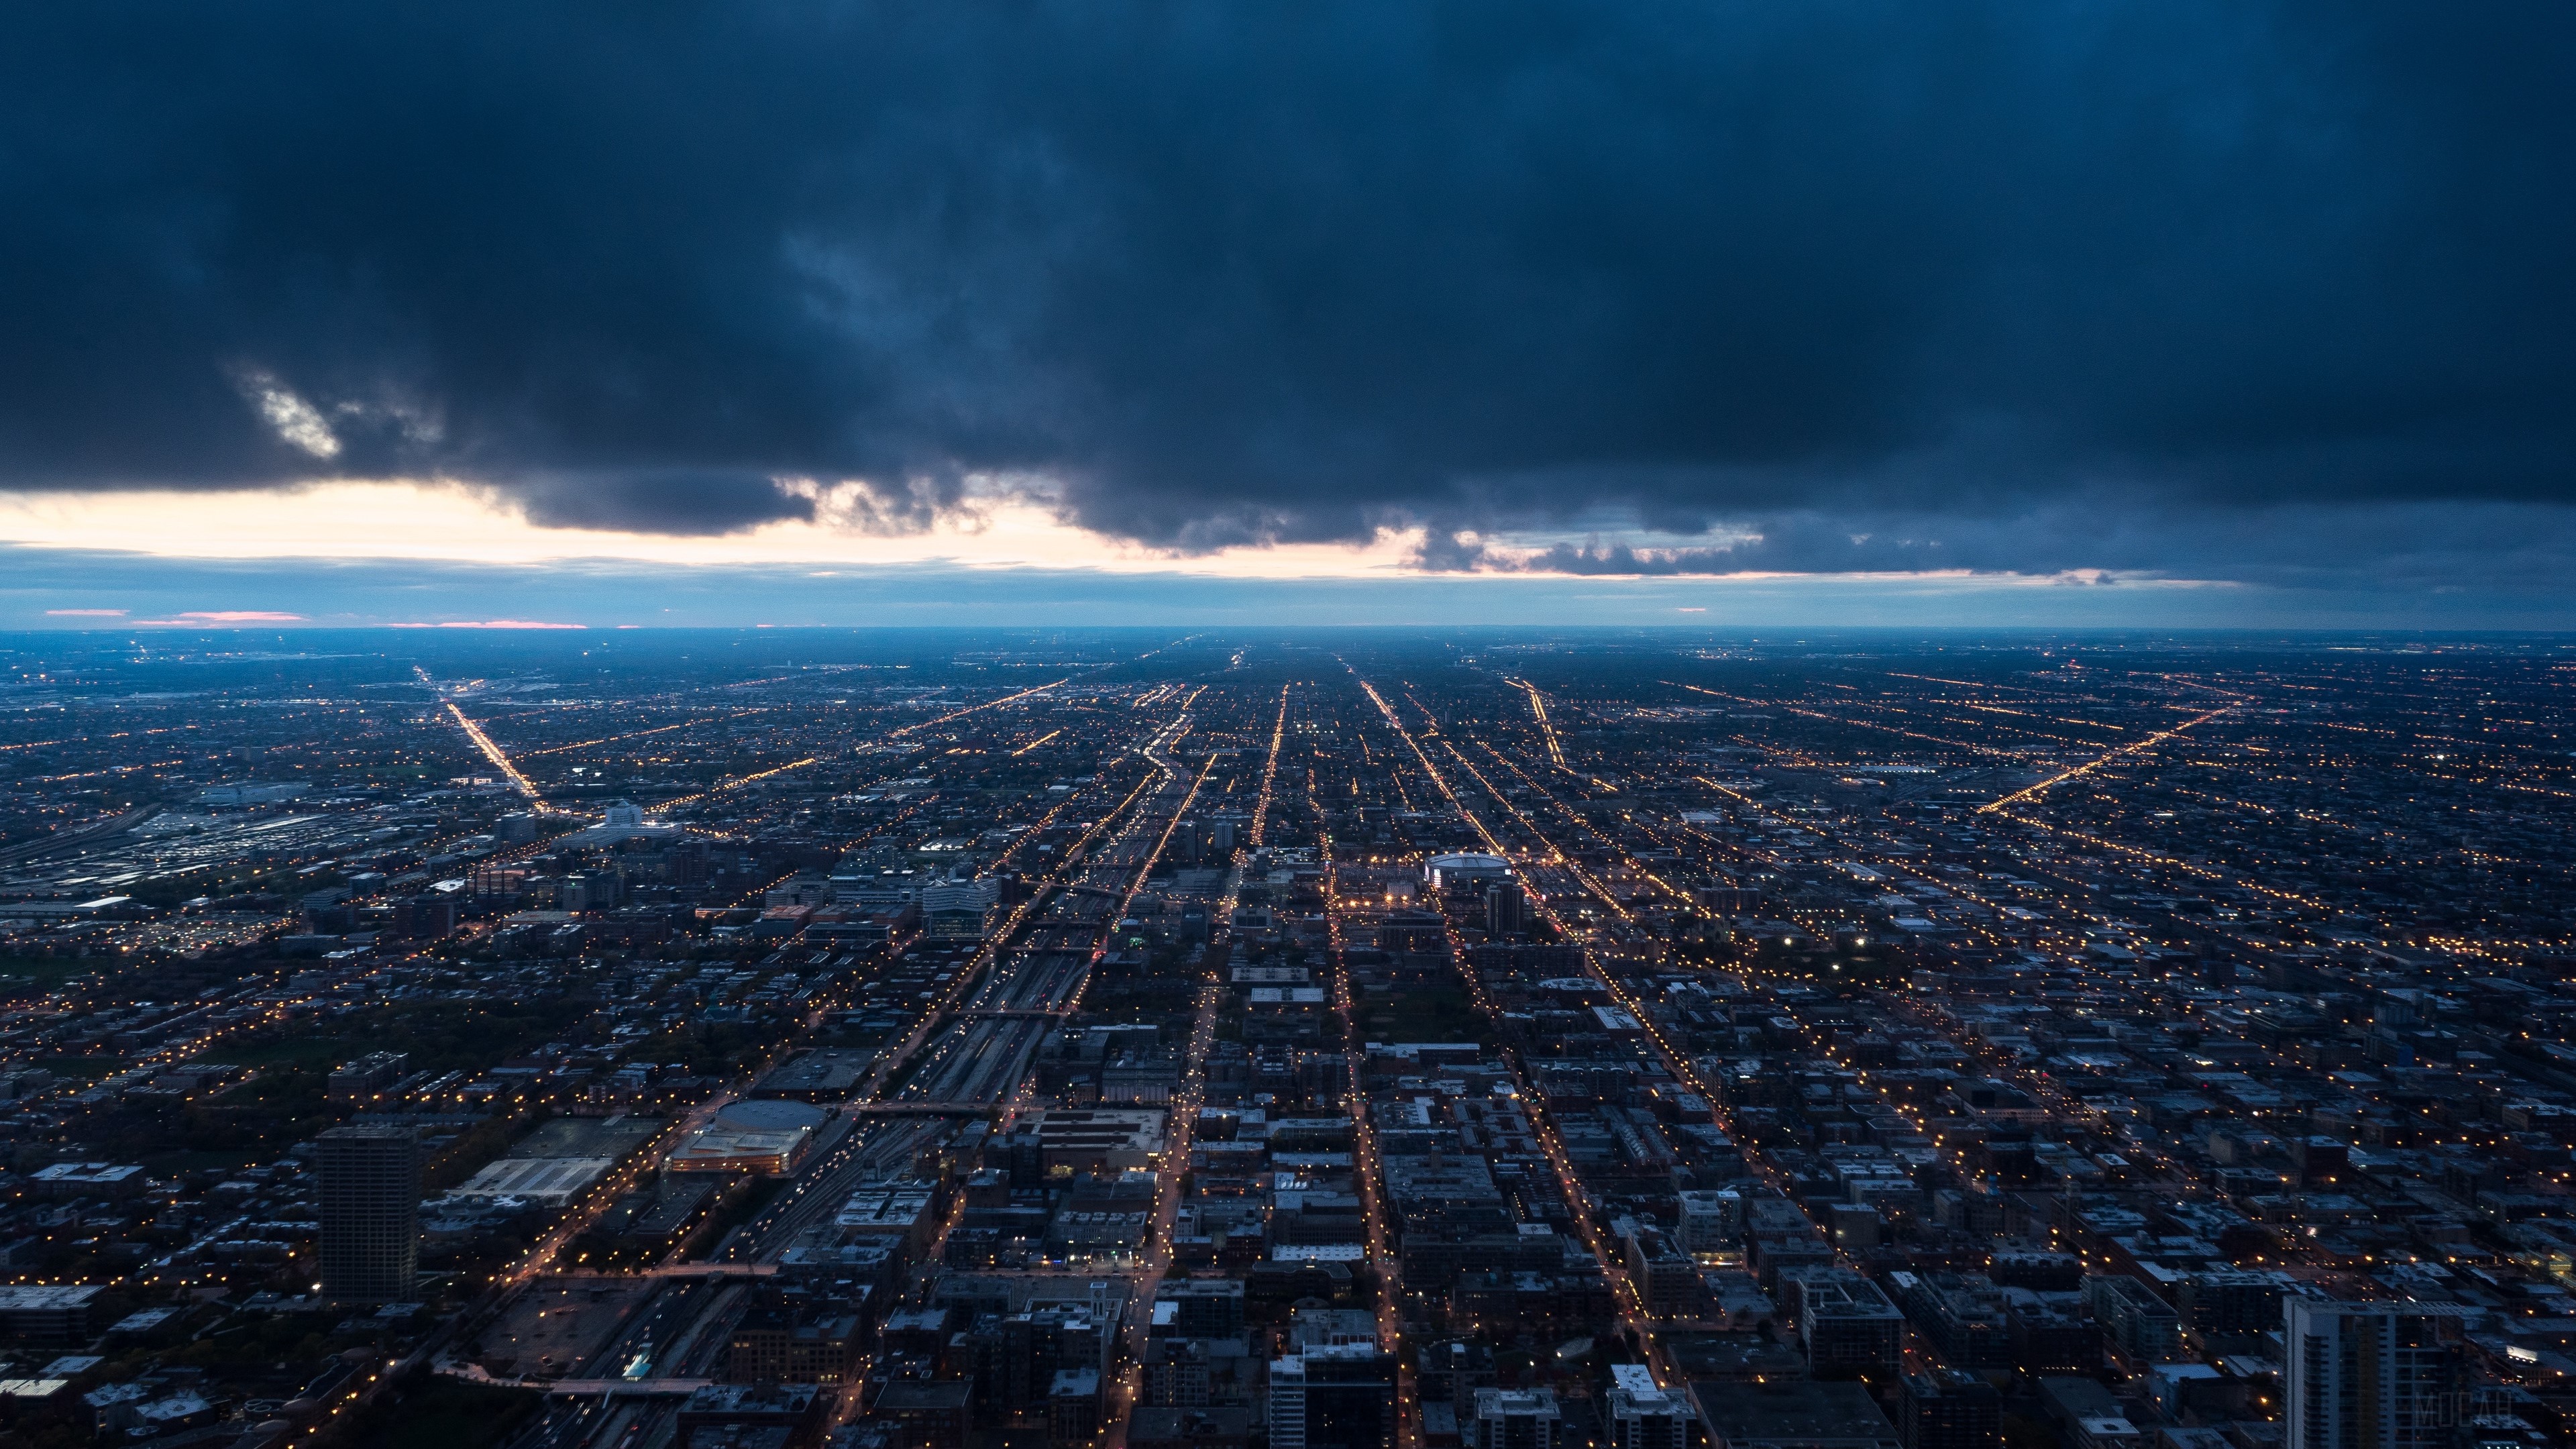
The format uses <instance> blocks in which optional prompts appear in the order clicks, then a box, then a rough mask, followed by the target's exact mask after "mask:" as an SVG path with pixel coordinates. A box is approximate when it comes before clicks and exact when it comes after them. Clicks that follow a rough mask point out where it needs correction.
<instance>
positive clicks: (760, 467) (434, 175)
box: [0, 0, 2576, 575]
mask: <svg viewBox="0 0 2576 1449" xmlns="http://www.w3.org/2000/svg"><path fill="white" fill-rule="evenodd" d="M18 25H19V28H18V31H17V33H16V34H15V35H14V37H13V43H12V45H11V46H10V47H8V48H6V50H5V51H0V124H5V126H6V128H7V130H6V134H8V135H9V136H10V137H11V142H10V145H9V147H8V149H7V151H6V152H5V154H0V215H5V216H6V217H8V218H9V220H8V221H7V222H6V223H0V309H5V313H6V315H7V316H8V317H9V318H10V319H11V320H10V325H9V326H8V327H7V328H5V329H0V487H10V488H19V489H56V488H59V489H72V488H99V487H136V486H162V487H166V486H173V485H176V486H187V487H213V488H228V487H265V486H272V485H277V484H283V483H293V482H297V481H303V480H310V479H314V478H321V477H390V476H410V477H444V478H450V479H456V480H460V481H463V482H466V483H469V484H472V485H474V486H477V487H479V488H481V489H483V490H485V491H486V492H487V493H488V494H489V495H490V496H492V497H494V498H496V499H499V500H502V501H505V502H507V503H508V504H510V505H511V506H514V507H516V508H519V509H521V510H522V511H524V512H525V513H526V514H527V516H528V517H529V518H531V519H532V520H533V521H536V522H538V523H541V524H548V525H561V526H581V527H594V528H595V527H612V528H622V529H632V530H642V531H656V532H667V533H699V532H723V531H728V530H736V529H741V528H745V527H750V526H753V525H756V524H759V523H761V522H764V521H767V520H771V519H777V518H811V517H817V516H820V515H818V510H821V511H823V512H824V513H828V515H829V516H830V517H833V518H835V519H838V520H841V521H844V522H845V523H846V524H847V525H848V526H851V527H854V528H859V529H862V530H866V529H874V530H878V531H896V532H899V531H903V530H906V529H916V528H920V527H923V526H926V524H927V523H928V522H929V521H932V520H935V519H937V518H939V517H941V516H943V515H944V514H945V513H947V512H950V511H953V510H956V509H959V508H963V507H970V506H972V499H973V497H975V496H977V495H978V493H979V492H980V493H982V494H985V495H989V493H990V491H991V490H992V489H994V488H996V487H1002V488H1014V487H1038V488H1042V489H1043V491H1044V495H1045V496H1046V497H1048V498H1049V499H1051V500H1053V503H1054V506H1056V507H1058V508H1060V509H1061V510H1062V512H1063V513H1064V515H1065V516H1066V517H1067V518H1068V519H1069V520H1070V521H1072V522H1074V523H1077V524H1079V525H1080V526H1083V527H1085V528H1089V529H1093V530H1096V531H1098V532H1101V533H1103V534H1107V535H1110V536H1113V537H1117V538H1122V539H1130V540H1138V541H1142V542H1145V543H1148V544H1152V545H1156V546H1160V547H1168V548H1173V549H1178V550H1193V549H1207V548H1216V547H1224V546H1228V545H1233V544H1240V543H1258V542H1267V541H1312V540H1341V539H1363V538H1367V537H1369V536H1371V535H1372V533H1373V532H1374V531H1375V530H1376V529H1378V528H1379V527H1381V526H1389V525H1396V526H1402V525H1421V526H1425V527H1427V528H1429V529H1430V530H1431V540H1430V542H1429V544H1427V545H1426V548H1425V555H1424V561H1425V562H1426V563H1430V564H1433V565H1435V566H1438V565H1448V566H1459V567H1517V568H1549V567H1554V568H1560V569H1565V570H1570V571H1574V572H1595V571H1604V570H1617V571H1630V570H1643V571H1657V570H1670V569H1675V568H1684V569H1697V568H1712V569H1714V568H1743V567H1772V566H1779V567H1792V568H1803V567H1818V566H1844V567H1896V568H1923V567H1953V566H1966V567H1975V568H1998V569H2019V570H2023V571H2033V572H2056V571H2061V570H2068V569H2086V568H2112V569H2140V570H2147V571H2156V572H2166V573H2178V574H2214V575H2234V574H2239V573H2244V572H2247V571H2260V570H2263V569H2269V568H2277V567H2285V566H2286V567H2296V568H2311V567H2316V568H2323V567H2333V568H2339V569H2343V570H2345V571H2347V572H2355V571H2357V572H2360V573H2367V572H2369V571H2370V570H2372V569H2374V568H2377V567H2380V566H2382V565H2383V564H2385V565H2389V566H2395V567H2402V568H2412V567H2415V565H2414V564H2408V563H2406V562H2405V560H2406V559H2410V558H2411V559H2415V560H2417V561H2418V562H2421V560H2423V559H2424V558H2426V557H2428V556H2429V555H2428V554H2427V552H2426V550H2425V549H2424V548H2422V547H2415V546H2413V545H2412V544H2411V543H2410V540H2411V539H2412V537H2413V535H2412V533H2411V532H2399V533H2392V532H2391V530H2390V528H2389V527H2388V526H2387V525H2386V523H2385V520H2387V519H2390V518H2400V517H2412V518H2418V519H2429V520H2432V523H2431V524H2430V525H2429V526H2431V527H2432V528H2433V530H2434V532H2435V533H2436V534H2438V535H2439V540H2438V542H2439V548H2438V549H2437V550H2436V551H2438V552H2440V553H2441V554H2442V556H2443V558H2444V559H2446V560H2449V561H2448V562H2444V563H2442V564H2441V565H2440V568H2441V569H2456V568H2457V567H2460V566H2461V565H2460V560H2463V559H2465V560H2468V561H2469V562H2468V564H2467V565H2466V566H2467V567H2471V568H2474V567H2476V563H2475V561H2476V560H2477V559H2478V558H2479V557H2480V556H2481V555H2482V554H2483V553H2484V551H2485V550H2486V549H2487V548H2489V547H2491V546H2494V545H2498V544H2503V543H2508V542H2510V543H2513V544H2515V545H2516V546H2518V547H2519V548H2521V549H2522V550H2523V551H2524V553H2525V554H2526V555H2527V554H2529V553H2530V551H2531V550H2533V549H2535V548H2537V549H2540V550H2541V551H2542V553H2544V554H2545V555H2546V556H2547V560H2546V561H2545V563H2546V564H2547V566H2555V563H2563V562H2565V561H2567V560H2569V559H2570V558H2571V557H2576V549H2571V548H2570V547H2569V546H2568V545H2569V540H2570V539H2571V538H2576V528H2572V527H2571V526H2570V524H2569V514H2568V512H2567V510H2568V509H2569V508H2570V507H2571V506H2576V466H2571V465H2576V407H2571V406H2570V405H2569V399H2570V397H2571V396H2576V326H2571V325H2570V324H2571V323H2576V307H2571V305H2570V303H2571V297H2570V288H2571V285H2576V283H2571V280H2570V278H2571V271H2570V269H2569V268H2568V266H2567V265H2566V258H2567V257H2568V256H2570V255H2576V189H2571V188H2570V187H2568V186H2567V185H2566V178H2567V176H2568V175H2570V174H2576V144H2571V141H2576V102H2571V100H2570V92H2569V91H2568V89H2567V87H2566V85H2565V80H2564V78H2565V76H2566V75H2568V74H2569V73H2571V71H2576V12H2570V11H2568V10H2566V9H2564V8H2563V7H2552V6H2546V5H2529V6H2512V5H2507V6H2500V7H2482V8H2477V9H2474V10H2464V9H2461V8H2458V7H2449V8H2443V7H2426V6H2393V5H2392V6H2374V5H2369V4H2334V5H2323V4H2320V5H2314V6H2306V5H2296V4H2278V5H2256V4H2237V3H2207V4H2190V3H2154V4H2145V3H2141V4H2136V5H2129V6H2105V5H2097V4H2066V5H2057V6H2051V5H2045V4H2042V5H2030V4H2005V3H1991V4H1975V3H1970V4H1959V5H1935V6H1924V5H1900V4H1837V5H1798V6H1778V5H1758V4H1728V3H1710V4H1703V5H1694V6H1604V5H1599V4H1573V3H1568V4H1526V3H1519V4H1516V3H1501V4H1475V5H1466V4H1459V5H1441V4H1416V5H1388V4H1383V3H1354V4H1346V5H1334V4H1316V5H1299V6H1289V7H1257V6H1255V7H1247V6H1240V5H1222V4H1209V5H1189V4H1137V5H1132V6H1127V5H1118V4H1082V5H1071V4H1065V5H1034V6H1017V5H1014V6H1002V5H981V4H964V5H945V6H877V5H867V4H828V5H827V4H819V3H815V4H798V3H752V4H745V5H732V6H676V5H651V4H648V5H641V6H637V5H609V4H604V3H600V4H579V3H575V4H567V5H561V6H545V7H531V6H514V5H477V4H455V5H443V6H417V7H347V6H325V5H320V4H314V3H256V0H254V3H245V4H241V5H233V6H221V7H207V6H183V5H177V4H132V5H122V6H71V7H52V8H50V9H45V10H41V11H37V12H31V13H30V14H28V15H26V16H22V17H21V18H20V20H19V22H18ZM996 480H1001V481H1000V482H996ZM2283 510H2290V511H2292V512H2294V513H2297V514H2298V516H2300V517H2302V518H2305V519H2307V520H2308V521H2309V522H2308V524H2307V529H2308V532H2307V534H2306V540H2307V543H2308V544H2311V545H2314V546H2313V547H2308V548H2307V551H2306V552H2305V553H2304V554H2303V555H2302V556H2301V558H2302V561H2300V562H2297V563H2295V564H2291V565H2283V564H2282V563H2281V562H2280V559H2281V555H2282V544H2281V543H2280V541H2279V539H2278V538H2277V537H2275V536H2273V532H2272V530H2273V528H2274V523H2273V520H2277V519H2278V518H2280V517H2282V516H2284V515H2283V512H2282V511H2283ZM1605 513H1608V514H1615V515H1617V516H1618V517H1620V518H1622V519H1624V520H1626V521H1627V523H1628V525H1629V527H1630V532H1631V534H1632V535H1636V536H1643V535H1644V534H1656V533H1660V534H1661V535H1663V537H1664V542H1665V543H1666V544H1667V545H1669V546H1668V547H1667V548H1665V549H1664V550H1663V551H1661V552H1659V553H1651V554H1648V555H1644V556H1638V555H1634V554H1633V553H1632V554H1624V555H1623V554H1621V553H1619V552H1618V551H1617V550H1618V549H1620V548H1622V547H1628V548H1631V549H1633V548H1634V546H1635V539H1634V537H1630V538H1624V539H1622V540H1618V541H1613V542H1610V543H1607V544H1604V545H1602V546H1600V547H1598V548H1579V547H1577V546H1575V545H1572V544H1568V545H1566V546H1564V547H1563V548H1561V549H1558V550H1557V551H1555V552H1552V553H1551V552H1546V551H1540V552H1536V553H1532V552H1530V551H1527V550H1523V551H1520V552H1518V553H1512V554H1509V555H1506V554H1504V553H1500V552H1496V551H1494V550H1493V549H1491V548H1490V547H1481V546H1480V540H1482V539H1485V538H1487V537H1490V536H1491V535H1493V534H1495V533H1496V532H1497V531H1502V532H1510V531H1513V530H1521V531H1528V530H1546V529H1550V528H1558V529H1562V528H1567V527H1572V526H1575V525H1576V524H1577V522H1578V521H1579V520H1581V519H1583V518H1585V517H1598V516H1602V515H1604V514H1605ZM2371 520H2380V521H2378V522H2373V521H2371ZM2516 520H2518V521H2516ZM2498 528H2501V529H2504V530H2505V531H2503V532H2495V531H2493V530H2495V529H2498ZM1712 530H1714V532H1712ZM2481 530H2486V531H2484V532H2482V531H2481ZM1641 531H1642V532H1641ZM1748 535H1751V536H1758V538H1759V540H1760V542H1759V544H1758V546H1749V545H1747V544H1746V543H1744V542H1743V541H1742V540H1743V539H1744V538H1745V537H1746V536H1748ZM1835 540H1842V542H1840V543H1836V542H1835ZM2410 550H2411V551H2410ZM2549 561H2554V562H2549ZM2427 567H2429V565H2428V566H2427ZM2437 572H2438V570H2437Z"/></svg>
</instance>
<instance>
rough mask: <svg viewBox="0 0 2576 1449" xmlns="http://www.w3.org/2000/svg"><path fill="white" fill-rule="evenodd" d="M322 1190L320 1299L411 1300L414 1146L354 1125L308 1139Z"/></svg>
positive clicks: (396, 1131)
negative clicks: (321, 1292) (324, 1296)
mask: <svg viewBox="0 0 2576 1449" xmlns="http://www.w3.org/2000/svg"><path fill="white" fill-rule="evenodd" d="M314 1146H315V1148H316V1149H317V1151H316V1152H315V1166H316V1168H317V1169H318V1170H319V1172H320V1175H321V1180H322V1182H321V1185H322V1248H321V1256H322V1291H323V1293H324V1294H325V1295H327V1296H329V1297H330V1298H332V1299H335V1300H338V1301H342V1302H350V1303H394V1302H401V1301H403V1300H406V1299H408V1298H410V1297H411V1296H412V1289H413V1283H414V1280H415V1278H416V1277H417V1274H418V1269H419V1266H420V1143H419V1140H418V1139H417V1138H415V1137H414V1136H413V1135H412V1132H411V1129H410V1128H408V1127H396V1126H389V1125H379V1124H374V1123H365V1122H360V1123H354V1124H352V1125H350V1126H347V1127H334V1128H332V1129H331V1130H329V1131H328V1132H325V1133H323V1134H322V1135H321V1136H319V1137H317V1138H315V1139H314Z"/></svg>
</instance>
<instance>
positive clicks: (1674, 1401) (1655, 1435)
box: [1602, 1363, 1691, 1449]
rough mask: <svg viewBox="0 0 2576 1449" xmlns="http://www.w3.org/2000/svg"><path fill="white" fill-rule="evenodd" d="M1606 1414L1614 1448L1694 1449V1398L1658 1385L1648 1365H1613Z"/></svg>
mask: <svg viewBox="0 0 2576 1449" xmlns="http://www.w3.org/2000/svg"><path fill="white" fill-rule="evenodd" d="M1602 1417H1603V1419H1605V1420H1606V1421H1607V1422H1606V1423H1605V1424H1604V1425H1603V1427H1604V1428H1606V1429H1608V1430H1609V1434H1610V1449H1690V1428H1691V1407H1690V1401H1689V1400H1688V1399H1686V1398H1684V1397H1683V1396H1682V1394H1681V1392H1680V1391H1679V1390H1676V1389H1665V1388H1659V1387H1657V1386H1656V1384H1655V1375H1654V1373H1653V1372H1652V1371H1651V1370H1649V1369H1648V1368H1647V1367H1646V1366H1645V1365H1644V1364H1637V1363H1623V1364H1613V1365H1611V1368H1610V1394H1609V1397H1608V1400H1607V1407H1606V1409H1605V1410H1604V1412H1603V1414H1602Z"/></svg>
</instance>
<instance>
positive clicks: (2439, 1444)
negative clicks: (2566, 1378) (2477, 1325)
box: [2281, 1298, 2468, 1449]
mask: <svg viewBox="0 0 2576 1449" xmlns="http://www.w3.org/2000/svg"><path fill="white" fill-rule="evenodd" d="M2281 1306H2282V1315H2281V1316H2282V1327H2283V1332H2284V1335H2285V1336H2286V1338H2287V1339H2288V1344H2287V1347H2288V1350H2289V1373H2288V1376H2287V1382H2286V1383H2285V1384H2284V1386H2283V1387H2284V1390H2285V1392H2286V1396H2287V1397H2288V1399H2289V1423H2288V1425H2287V1434H2286V1439H2287V1449H2447V1446H2449V1445H2450V1444H2451V1442H2452V1441H2453V1439H2454V1438H2455V1437H2456V1436H2457V1433H2458V1430H2459V1426H2460V1424H2461V1423H2462V1421H2463V1418H2464V1416H2465V1414H2466V1412H2467V1410H2466V1407H2465V1400H2466V1398H2467V1395H2468V1365H2467V1359H2466V1355H2465V1352H2464V1349H2463V1344H2462V1341H2461V1336H2460V1331H2459V1330H2460V1323H2459V1315H2460V1313H2461V1311H2462V1310H2461V1309H2460V1308H2458V1307H2457V1306H2456V1305H2452V1304H2427V1303H2336V1302H2329V1301H2325V1300H2322V1299H2314V1298H2291V1299H2287V1300H2284V1302H2283V1303H2282V1305H2281Z"/></svg>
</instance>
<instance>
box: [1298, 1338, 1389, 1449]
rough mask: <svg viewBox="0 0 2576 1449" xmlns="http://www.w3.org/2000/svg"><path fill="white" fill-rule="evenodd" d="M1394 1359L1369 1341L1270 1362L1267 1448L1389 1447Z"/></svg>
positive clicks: (1314, 1348)
mask: <svg viewBox="0 0 2576 1449" xmlns="http://www.w3.org/2000/svg"><path fill="white" fill-rule="evenodd" d="M1394 1442H1395V1360H1394V1358H1392V1357H1391V1356H1389V1355H1387V1354H1385V1353H1381V1352H1380V1351H1379V1350H1378V1347H1377V1345H1375V1344H1371V1343H1339V1344H1317V1345H1313V1346H1311V1347H1309V1348H1308V1349H1307V1350H1306V1351H1305V1352H1304V1353H1292V1354H1288V1355H1286V1356H1285V1357H1283V1358H1281V1359H1279V1360H1278V1361H1276V1362H1274V1363H1273V1364H1271V1366H1270V1449H1388V1446H1389V1445H1392V1444H1393V1443H1394Z"/></svg>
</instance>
